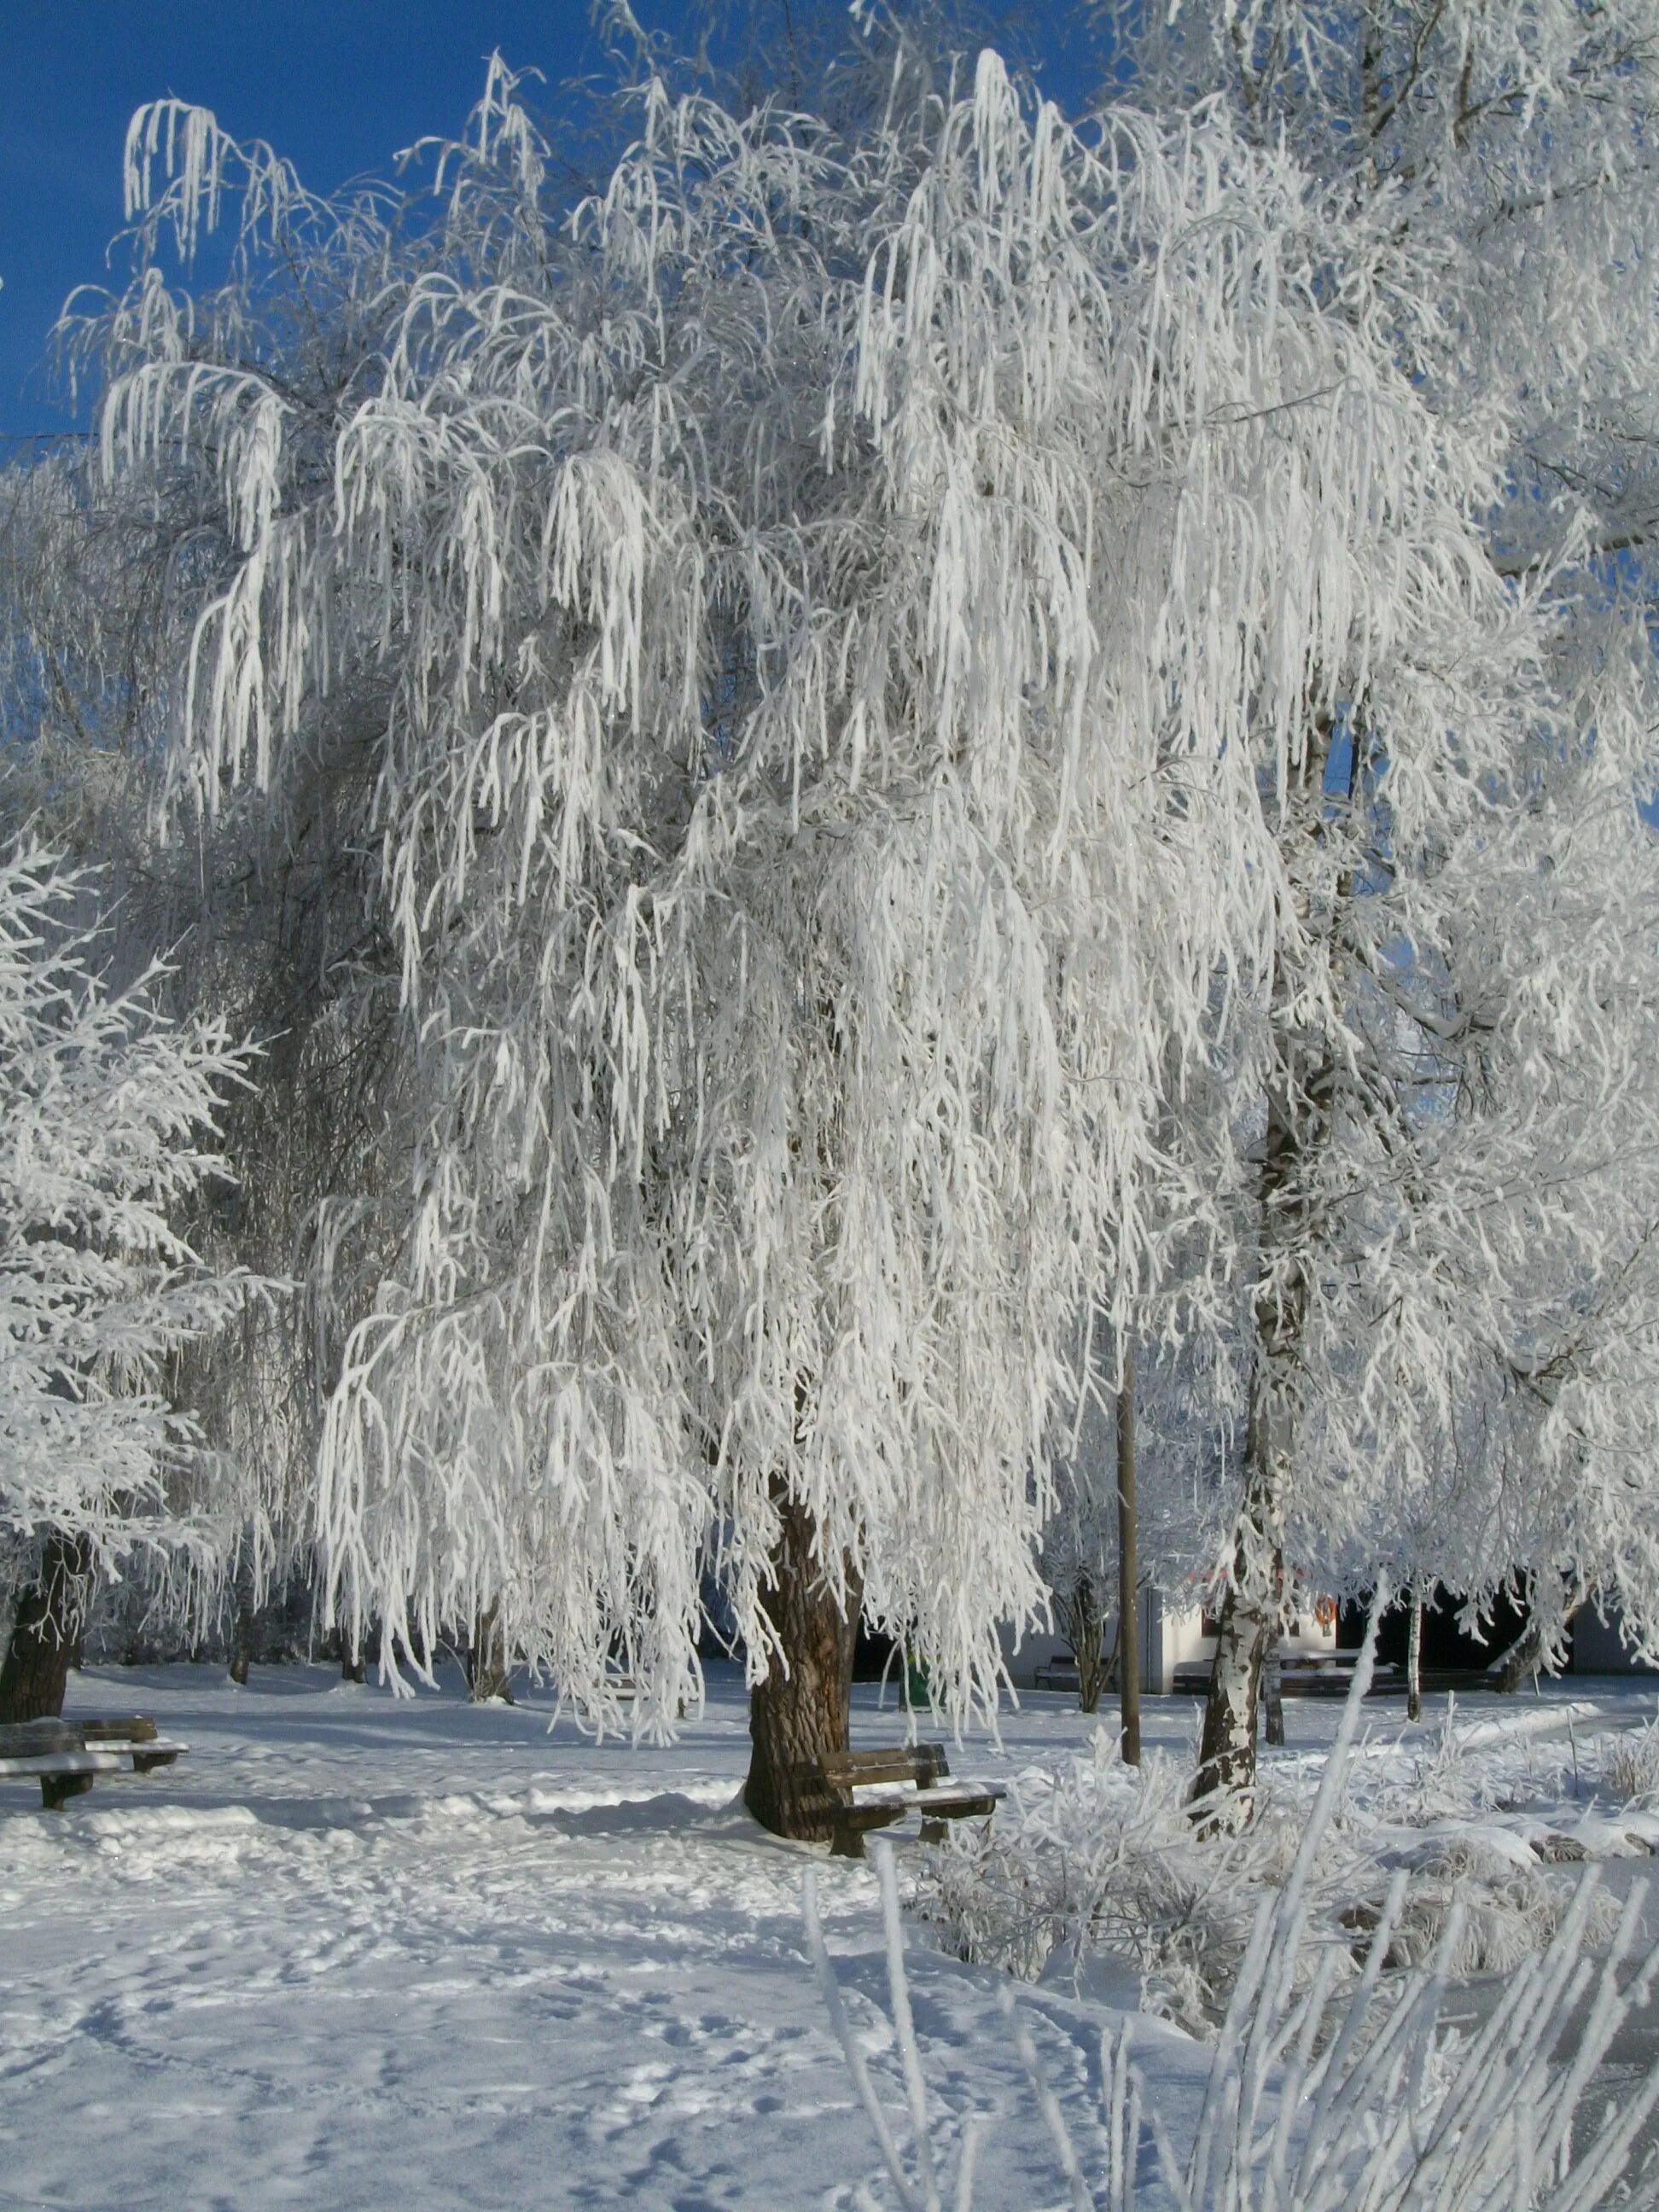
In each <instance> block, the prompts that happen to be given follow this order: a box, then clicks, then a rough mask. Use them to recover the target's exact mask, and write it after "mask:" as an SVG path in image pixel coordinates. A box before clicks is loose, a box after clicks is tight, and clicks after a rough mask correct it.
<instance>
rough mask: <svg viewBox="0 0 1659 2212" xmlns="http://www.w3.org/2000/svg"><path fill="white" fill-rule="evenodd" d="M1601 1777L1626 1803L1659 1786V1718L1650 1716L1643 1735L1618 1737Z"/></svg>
mask: <svg viewBox="0 0 1659 2212" xmlns="http://www.w3.org/2000/svg"><path fill="white" fill-rule="evenodd" d="M1601 1779H1602V1781H1603V1782H1604V1783H1605V1784H1606V1785H1607V1788H1608V1789H1609V1790H1612V1791H1613V1795H1614V1796H1616V1797H1620V1798H1622V1799H1623V1800H1624V1802H1626V1804H1630V1803H1632V1802H1634V1801H1635V1800H1636V1799H1638V1798H1644V1797H1650V1796H1653V1794H1654V1793H1655V1791H1656V1790H1659V1718H1656V1719H1654V1720H1650V1722H1649V1723H1648V1724H1647V1726H1646V1727H1645V1728H1644V1729H1643V1730H1642V1731H1641V1733H1640V1734H1639V1735H1627V1736H1621V1737H1620V1738H1619V1739H1618V1741H1616V1742H1615V1743H1614V1745H1613V1751H1612V1753H1611V1755H1610V1757H1609V1758H1608V1759H1607V1765H1606V1768H1605V1769H1604V1770H1603V1772H1602V1776H1601Z"/></svg>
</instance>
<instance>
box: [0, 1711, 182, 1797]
mask: <svg viewBox="0 0 1659 2212" xmlns="http://www.w3.org/2000/svg"><path fill="white" fill-rule="evenodd" d="M189 1748H190V1747H189V1745H188V1744H183V1743H171V1742H168V1741H167V1740H166V1739H165V1738H164V1737H162V1736H161V1735H157V1734H156V1730H155V1722H154V1721H152V1720H148V1719H146V1718H145V1717H144V1716H143V1714H141V1713H135V1714H133V1715H131V1717H128V1718H125V1719H120V1720H96V1719H94V1720H73V1721H57V1720H45V1721H14V1722H11V1723H8V1724H7V1725H5V1726H3V1727H0V1781H4V1780H7V1779H15V1778H18V1777H21V1776H23V1775H33V1776H38V1777H39V1778H40V1802H41V1803H42V1804H43V1805H44V1806H45V1807H46V1809H47V1810H48V1811H49V1812H56V1811H57V1809H58V1807H59V1806H60V1805H61V1804H62V1803H63V1802H64V1800H65V1798H69V1797H78V1796H81V1794H82V1791H83V1790H90V1789H91V1787H92V1785H93V1784H94V1781H95V1780H96V1779H97V1778H98V1777H99V1775H100V1774H123V1773H126V1772H128V1771H131V1772H132V1773H135V1774H148V1773H149V1771H151V1769H152V1768H153V1767H157V1766H171V1765H172V1764H173V1760H174V1759H179V1758H181V1757H182V1756H183V1755H184V1753H185V1752H186V1751H188V1750H189Z"/></svg>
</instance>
